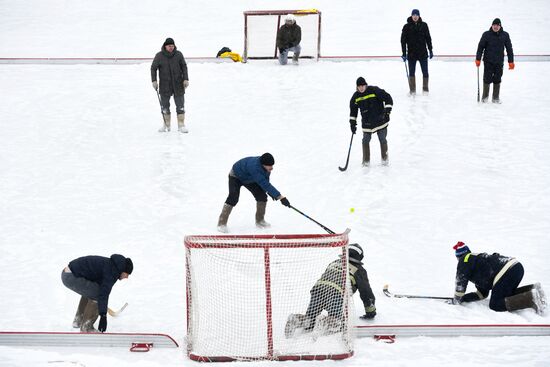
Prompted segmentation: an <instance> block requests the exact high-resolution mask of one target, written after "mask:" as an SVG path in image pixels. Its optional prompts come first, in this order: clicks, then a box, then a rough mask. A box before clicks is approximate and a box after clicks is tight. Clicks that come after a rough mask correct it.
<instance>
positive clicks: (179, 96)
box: [151, 38, 189, 133]
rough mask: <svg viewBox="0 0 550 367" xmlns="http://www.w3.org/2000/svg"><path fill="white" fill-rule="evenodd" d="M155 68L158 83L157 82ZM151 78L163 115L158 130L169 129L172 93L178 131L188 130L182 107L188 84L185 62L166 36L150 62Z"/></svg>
mask: <svg viewBox="0 0 550 367" xmlns="http://www.w3.org/2000/svg"><path fill="white" fill-rule="evenodd" d="M157 70H158V74H159V77H160V85H159V83H158V82H157ZM151 80H152V82H153V88H155V90H156V91H157V92H160V104H161V107H162V114H163V117H164V125H163V126H162V127H161V128H160V130H159V131H160V132H165V131H170V97H171V96H172V95H173V96H174V102H175V103H176V112H177V114H178V131H179V132H181V133H187V132H189V130H188V129H187V128H186V127H185V109H184V103H185V100H184V95H185V89H186V88H187V87H188V86H189V76H188V75H187V64H186V63H185V58H184V57H183V54H182V53H181V52H180V51H178V50H177V48H176V45H175V44H174V40H173V39H172V38H167V39H166V41H164V43H163V44H162V49H161V51H160V52H159V53H157V54H156V55H155V58H154V60H153V63H152V64H151Z"/></svg>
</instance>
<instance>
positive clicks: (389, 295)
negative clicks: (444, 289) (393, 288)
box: [383, 284, 453, 301]
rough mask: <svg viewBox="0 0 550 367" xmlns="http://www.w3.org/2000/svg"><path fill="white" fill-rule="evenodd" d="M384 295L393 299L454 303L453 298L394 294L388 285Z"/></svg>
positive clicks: (385, 287)
mask: <svg viewBox="0 0 550 367" xmlns="http://www.w3.org/2000/svg"><path fill="white" fill-rule="evenodd" d="M383 292H384V294H385V295H386V296H387V297H391V298H417V299H439V300H443V301H452V300H453V297H434V296H416V295H410V294H393V293H392V292H390V290H389V285H388V284H386V285H385V286H384V289H383Z"/></svg>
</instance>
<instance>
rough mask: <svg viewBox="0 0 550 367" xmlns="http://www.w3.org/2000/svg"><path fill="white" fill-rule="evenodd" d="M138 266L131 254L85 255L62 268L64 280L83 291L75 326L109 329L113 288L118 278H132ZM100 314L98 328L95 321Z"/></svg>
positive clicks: (62, 279)
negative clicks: (135, 264) (109, 308)
mask: <svg viewBox="0 0 550 367" xmlns="http://www.w3.org/2000/svg"><path fill="white" fill-rule="evenodd" d="M133 270H134V264H133V262H132V260H131V259H130V258H129V257H124V256H122V255H119V254H113V255H111V257H103V256H83V257H79V258H78V259H75V260H73V261H71V262H70V263H69V265H67V266H66V267H65V268H64V269H63V271H62V272H61V281H62V282H63V284H64V285H65V286H66V287H67V288H69V289H70V290H72V291H74V292H76V293H78V294H80V295H81V298H80V303H79V304H78V309H77V311H76V315H75V318H74V320H73V327H74V328H80V331H82V332H85V333H90V332H92V333H93V332H97V331H98V330H99V331H100V332H102V333H103V332H105V331H106V330H107V310H108V303H109V295H110V294H111V289H112V288H113V285H115V283H116V281H117V280H122V279H126V278H128V276H129V275H130V274H132V271H133ZM98 316H100V320H99V326H98V329H97V330H96V329H95V328H94V323H95V321H96V320H97V318H98Z"/></svg>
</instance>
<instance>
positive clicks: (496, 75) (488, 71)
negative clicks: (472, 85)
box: [483, 61, 503, 84]
mask: <svg viewBox="0 0 550 367" xmlns="http://www.w3.org/2000/svg"><path fill="white" fill-rule="evenodd" d="M502 68H503V64H502V63H500V64H495V63H492V62H487V61H484V62H483V83H485V84H491V83H495V84H498V83H500V82H501V81H502Z"/></svg>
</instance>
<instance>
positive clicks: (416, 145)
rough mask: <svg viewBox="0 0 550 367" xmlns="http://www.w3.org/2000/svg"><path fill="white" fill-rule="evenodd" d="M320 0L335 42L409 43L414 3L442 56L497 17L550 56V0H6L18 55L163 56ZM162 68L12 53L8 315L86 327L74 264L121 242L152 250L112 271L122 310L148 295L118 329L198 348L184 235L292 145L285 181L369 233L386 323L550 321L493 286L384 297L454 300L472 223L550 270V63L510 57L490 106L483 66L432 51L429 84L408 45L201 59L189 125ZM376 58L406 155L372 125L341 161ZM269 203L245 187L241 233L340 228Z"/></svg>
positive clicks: (200, 50)
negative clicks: (287, 60) (261, 219)
mask: <svg viewBox="0 0 550 367" xmlns="http://www.w3.org/2000/svg"><path fill="white" fill-rule="evenodd" d="M312 7H316V8H318V9H320V10H321V11H322V12H323V36H322V53H323V54H324V55H341V54H346V55H365V54H370V55H388V54H389V55H398V54H399V53H400V46H399V35H400V30H401V27H402V25H403V23H404V22H405V19H406V17H407V16H408V15H409V14H410V10H411V9H412V8H413V7H414V8H418V9H420V12H421V15H422V17H423V19H424V20H425V21H426V22H428V24H429V25H430V30H431V33H432V37H433V39H434V52H435V54H436V56H437V55H438V54H473V53H474V52H475V50H476V46H477V42H478V40H479V37H480V36H481V33H482V32H483V31H485V30H487V29H488V28H489V26H490V23H491V21H492V19H493V18H495V17H500V18H501V19H502V22H503V26H504V29H505V30H507V31H508V32H510V35H511V38H512V42H513V44H514V50H515V51H516V53H518V54H548V53H549V51H550V50H549V48H548V43H547V42H544V40H545V39H546V32H545V31H546V27H545V25H546V24H547V23H548V20H549V19H550V6H549V5H548V4H547V2H545V1H542V0H540V1H534V0H533V1H529V2H528V6H527V4H525V3H522V4H519V3H517V2H511V1H504V0H503V1H494V2H490V3H482V2H475V1H466V2H460V3H458V2H457V3H452V4H451V3H447V2H438V1H434V0H431V1H428V0H425V1H418V2H417V3H415V4H414V5H409V4H405V3H403V2H400V1H388V2H383V3H372V2H364V3H357V4H353V9H350V8H349V5H348V4H347V3H346V4H344V3H342V2H334V1H328V0H327V1H311V2H305V1H277V2H275V1H267V2H266V1H259V0H248V1H241V2H224V1H222V0H212V1H210V2H202V1H198V0H192V1H185V2H182V1H175V0H173V1H165V2H163V3H162V6H159V5H158V2H153V1H141V2H139V3H134V2H125V1H95V2H88V1H82V0H79V1H71V2H67V1H60V0H54V1H47V2H43V1H37V0H34V1H27V2H6V1H2V6H0V19H1V20H2V21H1V22H0V57H152V56H153V55H154V53H155V52H157V50H158V49H159V48H160V45H161V44H162V41H163V40H164V38H166V37H168V36H170V37H173V38H174V39H175V40H176V44H177V45H178V47H179V49H180V50H181V51H182V52H183V54H184V55H185V56H214V55H215V54H216V52H217V51H218V50H219V49H220V48H221V47H222V46H229V47H231V48H233V49H234V50H236V51H239V52H241V51H242V50H241V48H242V22H243V20H242V11H243V10H250V9H269V8H279V9H284V8H312ZM149 66H150V65H149V64H140V65H0V75H2V77H1V79H0V80H1V82H0V93H1V95H2V102H1V103H0V121H1V123H2V134H1V135H0V172H1V175H0V192H1V193H2V194H1V195H0V218H2V220H1V221H0V233H1V234H2V236H1V237H0V245H1V248H2V256H0V275H1V276H0V279H1V283H0V284H1V289H2V293H3V294H2V302H0V314H1V315H2V318H1V319H0V330H2V331H15V330H23V331H29V330H36V331H71V321H72V317H73V314H74V311H75V309H76V306H77V303H78V296H77V295H76V294H74V293H72V292H71V291H69V290H68V289H66V288H65V287H64V286H63V285H62V283H61V280H60V272H61V270H62V268H63V267H64V266H66V264H67V263H68V262H69V261H70V260H72V259H74V258H76V257H79V256H84V255H90V254H96V255H104V256H108V255H110V254H112V253H121V254H123V255H126V256H130V257H131V258H132V259H133V260H134V264H135V271H134V273H133V274H132V275H131V276H130V278H129V279H128V280H124V281H121V282H119V283H118V284H117V285H115V287H114V288H113V292H112V294H111V298H110V307H111V308H114V309H118V308H119V307H121V306H122V305H123V304H124V302H128V303H129V306H128V308H127V309H126V310H125V311H124V313H123V315H121V316H120V317H119V318H117V319H112V318H110V319H109V325H108V327H109V329H108V330H109V331H112V332H160V333H167V334H169V335H171V336H172V337H174V338H175V339H176V340H177V341H178V343H180V344H183V341H184V340H183V338H184V336H185V286H184V279H185V272H184V264H185V258H184V250H183V244H182V241H183V237H184V236H185V235H190V234H215V233H216V220H217V216H218V215H219V212H220V210H221V208H222V205H223V201H224V200H225V197H226V195H227V182H226V180H227V173H228V171H229V169H230V167H231V165H232V163H233V162H234V161H236V160H238V159H239V158H242V157H244V156H249V155H259V154H261V153H263V152H266V151H269V152H271V153H272V154H273V155H274V156H275V160H276V164H275V169H274V171H273V174H272V179H271V182H272V183H273V184H274V185H275V186H276V187H277V188H278V189H279V190H280V191H281V192H282V193H283V194H284V195H287V196H288V198H289V200H290V202H291V204H292V205H293V206H295V207H296V208H298V209H300V210H302V211H303V212H305V213H306V214H308V215H309V216H311V217H312V218H314V219H316V220H318V221H319V222H321V223H323V224H324V225H326V226H327V227H328V228H331V229H332V230H334V231H337V232H340V231H344V230H345V228H351V229H352V232H351V234H350V238H351V240H352V241H354V242H359V243H360V244H361V245H362V246H363V248H364V249H365V250H366V268H367V271H368V272H369V276H370V279H371V285H372V287H373V289H374V291H375V295H376V296H377V309H378V316H377V317H376V319H375V321H374V322H375V323H380V324H398V323H404V324H418V323H433V324H436V323H444V324H454V323H457V324H460V323H468V324H473V323H482V324H502V323H512V324H548V323H549V321H550V320H549V318H550V316H548V314H547V315H545V316H538V315H536V314H535V313H534V312H533V311H532V310H524V311H520V312H515V313H496V312H493V311H491V310H489V308H488V302H487V301H481V302H478V303H474V304H468V305H465V306H450V305H447V304H445V303H442V302H438V301H429V300H406V299H389V298H386V297H385V296H384V295H383V294H382V287H383V285H384V284H386V283H388V284H390V290H392V291H393V292H395V293H414V294H428V295H439V296H449V295H452V292H453V286H454V272H455V266H456V260H455V258H454V253H453V250H452V246H453V245H454V244H455V243H456V241H458V240H462V241H464V242H466V244H467V245H468V246H469V247H470V248H471V249H472V251H474V252H499V253H502V254H504V255H507V256H514V257H516V258H517V259H518V260H519V261H521V263H522V264H523V266H524V267H525V276H524V279H523V282H522V284H527V283H533V282H536V281H539V282H541V283H542V285H543V286H544V287H546V288H548V287H550V273H549V272H548V270H547V257H546V256H548V253H549V251H548V235H547V231H548V220H547V219H544V218H548V217H547V215H548V214H547V213H548V212H549V210H550V195H549V194H550V191H549V187H550V164H549V163H548V159H547V157H548V156H550V147H549V145H548V144H547V139H548V136H550V126H549V124H548V117H547V116H548V115H549V114H550V96H549V95H548V93H544V90H543V88H544V86H545V85H548V84H549V83H550V76H549V75H550V65H549V64H548V63H543V62H525V63H521V62H518V63H517V64H516V69H515V70H513V71H508V70H505V72H504V77H503V83H502V90H501V99H502V100H503V104H501V105H495V104H491V103H489V104H483V105H480V104H477V102H476V94H477V80H476V69H475V66H474V65H473V61H472V62H443V61H438V60H436V59H434V60H432V61H431V62H430V63H429V67H430V74H431V79H430V89H431V92H430V94H429V95H428V96H422V95H419V96H417V97H416V98H411V97H409V96H408V95H407V82H406V79H405V71H404V70H403V69H404V68H403V65H402V64H401V63H399V62H395V61H371V62H346V63H335V62H319V63H315V62H308V61H304V62H302V63H301V64H300V66H298V67H295V66H292V65H289V66H287V67H280V66H279V65H277V64H276V62H275V61H262V62H250V63H249V64H246V65H244V64H230V63H222V64H212V63H203V64H201V63H192V64H189V75H190V82H191V84H190V87H189V89H188V93H187V94H186V110H187V120H186V121H187V124H188V127H189V129H190V133H189V134H186V135H181V134H178V133H176V132H175V131H172V132H171V133H167V134H159V133H157V129H158V128H159V127H160V126H161V123H162V120H161V116H160V110H159V106H158V101H157V97H156V95H155V93H154V91H153V90H152V88H151V85H150V77H149ZM360 75H361V76H364V77H365V78H366V80H367V81H368V82H369V83H370V84H373V85H378V86H380V87H381V88H384V89H385V90H386V91H388V92H389V93H391V95H392V97H393V98H394V111H393V113H392V116H391V118H392V120H391V122H390V127H389V134H388V143H389V155H390V162H391V163H390V165H389V166H387V167H385V166H382V165H381V164H380V163H379V146H378V143H377V139H376V137H373V140H372V141H371V154H372V162H373V165H372V166H371V167H370V168H368V169H363V168H362V167H361V165H360V155H361V152H360V151H361V149H360V138H359V136H356V137H355V139H354V140H355V141H354V144H353V147H352V157H351V160H350V166H349V168H348V170H347V171H346V172H344V173H341V172H339V171H338V169H337V167H338V166H342V165H343V164H344V162H345V157H346V153H347V148H348V144H349V137H350V132H349V125H348V113H349V110H348V107H347V106H348V102H349V98H350V97H351V95H352V94H353V91H354V85H355V84H354V83H355V79H356V78H357V77H358V76H360ZM418 75H420V74H418ZM419 79H420V78H419ZM174 117H175V116H173V122H172V123H173V124H175V121H174V120H175V119H174ZM173 126H174V125H173ZM254 205H255V204H254V200H253V198H252V196H251V195H250V194H249V193H248V192H247V191H245V190H243V192H242V195H241V201H240V202H239V204H238V206H237V207H236V208H235V209H234V210H233V213H232V214H231V217H230V220H229V228H230V231H231V233H234V234H246V233H323V230H322V229H321V228H320V227H319V226H317V225H316V224H314V223H313V222H311V221H309V220H307V219H306V218H304V217H302V216H301V215H299V214H298V213H296V212H294V211H291V210H288V209H287V208H285V207H283V206H282V205H280V204H279V203H277V202H269V203H268V207H267V216H266V219H267V220H268V221H269V222H270V223H271V224H272V227H271V228H270V229H268V230H259V229H256V228H255V227H254V225H253V224H254V223H253V220H254V219H253V218H254ZM351 207H354V208H355V212H354V213H351V212H350V210H349V209H350V208H351ZM471 288H472V286H471V285H470V289H471ZM547 293H548V292H547ZM355 303H356V305H357V307H359V305H360V303H361V302H360V300H359V298H358V296H356V302H355ZM358 311H360V310H358ZM357 322H358V323H366V322H364V321H362V320H357ZM549 360H550V348H549V347H548V338H546V337H502V338H474V337H459V338H441V339H436V338H407V339H398V340H397V342H396V343H395V344H385V343H381V342H376V341H374V340H371V339H359V340H357V341H356V343H355V356H354V357H353V358H351V359H349V360H346V361H342V362H330V361H329V362H322V363H323V365H327V366H331V365H335V364H336V363H338V365H342V366H363V365H366V364H369V365H371V366H390V365H391V366H407V365H412V364H414V365H423V366H440V365H448V366H459V365H460V366H462V365H473V364H477V363H479V362H480V361H483V363H484V364H485V365H488V366H496V365H502V364H506V365H523V366H543V365H546V364H548V361H549ZM287 363H288V362H287ZM191 364H194V362H190V361H189V360H188V359H187V358H186V356H185V349H184V348H179V349H176V350H160V349H157V350H155V349H153V350H152V351H151V352H149V353H147V354H137V355H136V354H134V353H129V352H128V351H126V350H118V349H112V350H111V349H107V350H106V349H101V350H94V349H86V348H72V349H68V348H67V349H65V350H60V349H47V348H11V347H0V366H29V365H33V366H46V365H47V366H54V365H59V366H62V365H85V366H97V365H109V366H110V365H117V366H130V365H132V366H152V365H158V366H161V365H162V366H180V365H191ZM320 364H321V363H320V362H292V366H297V365H300V366H301V365H304V366H306V365H320ZM231 365H232V366H250V365H251V364H249V363H233V364H231ZM255 365H256V363H255ZM259 365H265V366H275V365H278V364H276V363H268V362H263V363H260V364H259Z"/></svg>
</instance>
